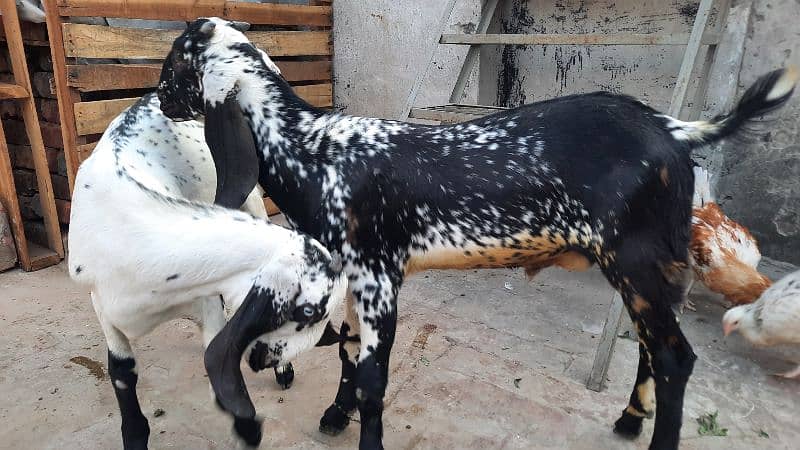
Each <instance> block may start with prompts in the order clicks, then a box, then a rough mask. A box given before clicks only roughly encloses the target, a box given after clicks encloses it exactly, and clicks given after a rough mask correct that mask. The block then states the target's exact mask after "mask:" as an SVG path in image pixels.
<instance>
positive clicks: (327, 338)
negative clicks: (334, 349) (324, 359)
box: [316, 321, 342, 347]
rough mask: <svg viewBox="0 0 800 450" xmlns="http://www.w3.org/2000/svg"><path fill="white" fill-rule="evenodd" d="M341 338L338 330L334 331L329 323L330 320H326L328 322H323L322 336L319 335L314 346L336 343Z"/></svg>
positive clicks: (326, 345)
mask: <svg viewBox="0 0 800 450" xmlns="http://www.w3.org/2000/svg"><path fill="white" fill-rule="evenodd" d="M341 340H342V338H341V336H340V335H339V332H338V331H336V329H335V328H333V325H331V322H330V321H328V323H327V324H325V331H323V332H322V336H320V338H319V342H317V345H316V347H328V346H329V345H334V344H338V343H339V341H341Z"/></svg>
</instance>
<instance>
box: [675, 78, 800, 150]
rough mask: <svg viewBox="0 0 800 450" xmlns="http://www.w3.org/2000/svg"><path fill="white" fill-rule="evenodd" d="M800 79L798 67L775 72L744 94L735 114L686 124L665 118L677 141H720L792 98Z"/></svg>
mask: <svg viewBox="0 0 800 450" xmlns="http://www.w3.org/2000/svg"><path fill="white" fill-rule="evenodd" d="M798 78H800V72H798V70H797V68H796V67H789V68H786V69H778V70H775V71H772V72H770V73H768V74H766V75H764V76H762V77H761V78H759V79H758V80H757V81H756V82H755V83H753V85H752V86H750V88H749V89H747V91H745V93H744V95H743V96H742V99H741V100H739V103H737V104H736V107H735V108H734V109H733V111H731V112H729V113H727V114H723V115H720V116H717V117H715V118H713V119H711V120H708V121H706V120H698V121H694V122H683V121H681V120H678V119H675V118H673V117H669V116H664V117H665V118H666V119H668V123H667V127H668V129H669V130H670V132H671V133H672V136H673V137H674V138H675V139H678V140H680V141H689V142H690V145H691V147H692V148H695V147H699V146H701V145H704V144H708V143H711V142H714V141H718V140H720V139H722V138H725V137H727V136H729V135H731V134H733V133H735V132H736V131H737V130H738V129H739V128H740V127H741V126H742V125H743V124H744V123H745V122H747V121H749V120H752V119H755V118H756V117H758V116H761V115H762V114H765V113H767V112H769V111H772V110H774V109H777V108H780V107H781V106H783V104H784V103H786V101H787V100H789V97H791V96H792V92H794V88H795V85H796V84H797V80H798Z"/></svg>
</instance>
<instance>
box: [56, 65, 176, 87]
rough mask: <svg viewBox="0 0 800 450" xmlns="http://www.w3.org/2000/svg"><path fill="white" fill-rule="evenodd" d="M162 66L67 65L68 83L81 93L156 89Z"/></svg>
mask: <svg viewBox="0 0 800 450" xmlns="http://www.w3.org/2000/svg"><path fill="white" fill-rule="evenodd" d="M160 76H161V65H160V64H88V65H85V64H82V65H67V83H68V84H69V85H70V86H71V87H74V88H76V89H77V90H79V91H81V92H91V91H110V90H115V89H137V88H149V87H155V86H156V85H157V84H158V78H159V77H160Z"/></svg>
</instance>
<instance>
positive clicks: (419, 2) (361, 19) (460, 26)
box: [333, 0, 481, 118]
mask: <svg viewBox="0 0 800 450" xmlns="http://www.w3.org/2000/svg"><path fill="white" fill-rule="evenodd" d="M445 3H446V2H445V1H443V0H370V1H363V0H336V1H334V2H333V13H334V14H333V20H334V22H333V23H334V43H335V46H334V48H335V56H334V72H335V78H336V84H335V90H334V95H335V99H334V104H335V105H336V106H337V107H338V108H341V109H343V110H344V111H345V112H347V113H349V114H356V115H370V116H376V117H383V118H401V117H400V116H401V115H402V111H403V107H404V105H405V102H406V99H407V98H408V94H409V92H410V90H411V86H412V84H413V82H414V79H415V78H416V77H417V75H418V74H419V73H420V72H421V71H422V70H423V69H424V68H425V64H427V62H428V59H429V58H430V56H429V55H430V53H429V50H430V49H431V48H432V47H431V44H432V43H434V42H435V41H436V39H438V38H437V37H435V35H436V34H437V27H438V25H439V22H440V20H441V17H442V14H443V12H444V7H445ZM480 4H481V2H480V0H459V1H458V2H457V6H456V10H455V11H454V13H453V16H452V20H451V21H450V23H449V26H448V27H447V31H446V32H449V33H459V32H465V30H466V31H471V30H473V29H474V28H475V26H477V22H478V18H479V16H480ZM466 51H467V50H466V48H464V47H456V46H437V47H436V52H435V57H434V63H433V65H432V66H431V70H430V72H428V74H427V77H426V78H425V83H424V84H423V85H422V88H421V89H420V92H419V96H418V97H417V102H416V105H418V106H429V105H435V104H444V103H446V102H447V99H448V97H449V96H450V92H451V91H452V88H453V84H454V83H455V80H456V77H457V76H458V70H459V68H460V64H459V61H462V60H463V58H464V55H465V54H466ZM476 72H477V70H476ZM468 91H469V92H470V95H469V96H468V97H467V99H472V101H473V103H474V100H475V99H476V95H477V83H472V85H471V87H469V88H468Z"/></svg>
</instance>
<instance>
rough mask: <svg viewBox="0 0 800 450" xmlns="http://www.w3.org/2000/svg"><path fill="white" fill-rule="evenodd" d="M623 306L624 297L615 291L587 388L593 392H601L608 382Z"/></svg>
mask: <svg viewBox="0 0 800 450" xmlns="http://www.w3.org/2000/svg"><path fill="white" fill-rule="evenodd" d="M623 306H624V303H623V302H622V297H621V296H620V295H619V292H616V291H615V292H614V297H612V299H611V308H609V310H608V316H607V317H606V324H605V326H604V327H603V334H602V335H601V336H600V342H599V343H598V344H597V353H595V354H594V364H592V371H591V372H590V373H589V380H588V381H587V382H586V387H587V388H589V389H591V390H593V391H596V392H600V391H601V390H603V385H604V384H605V382H606V374H607V373H608V366H609V364H610V363H611V356H612V355H613V354H614V345H615V344H616V342H617V330H618V329H619V322H620V320H621V319H622V313H623Z"/></svg>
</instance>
